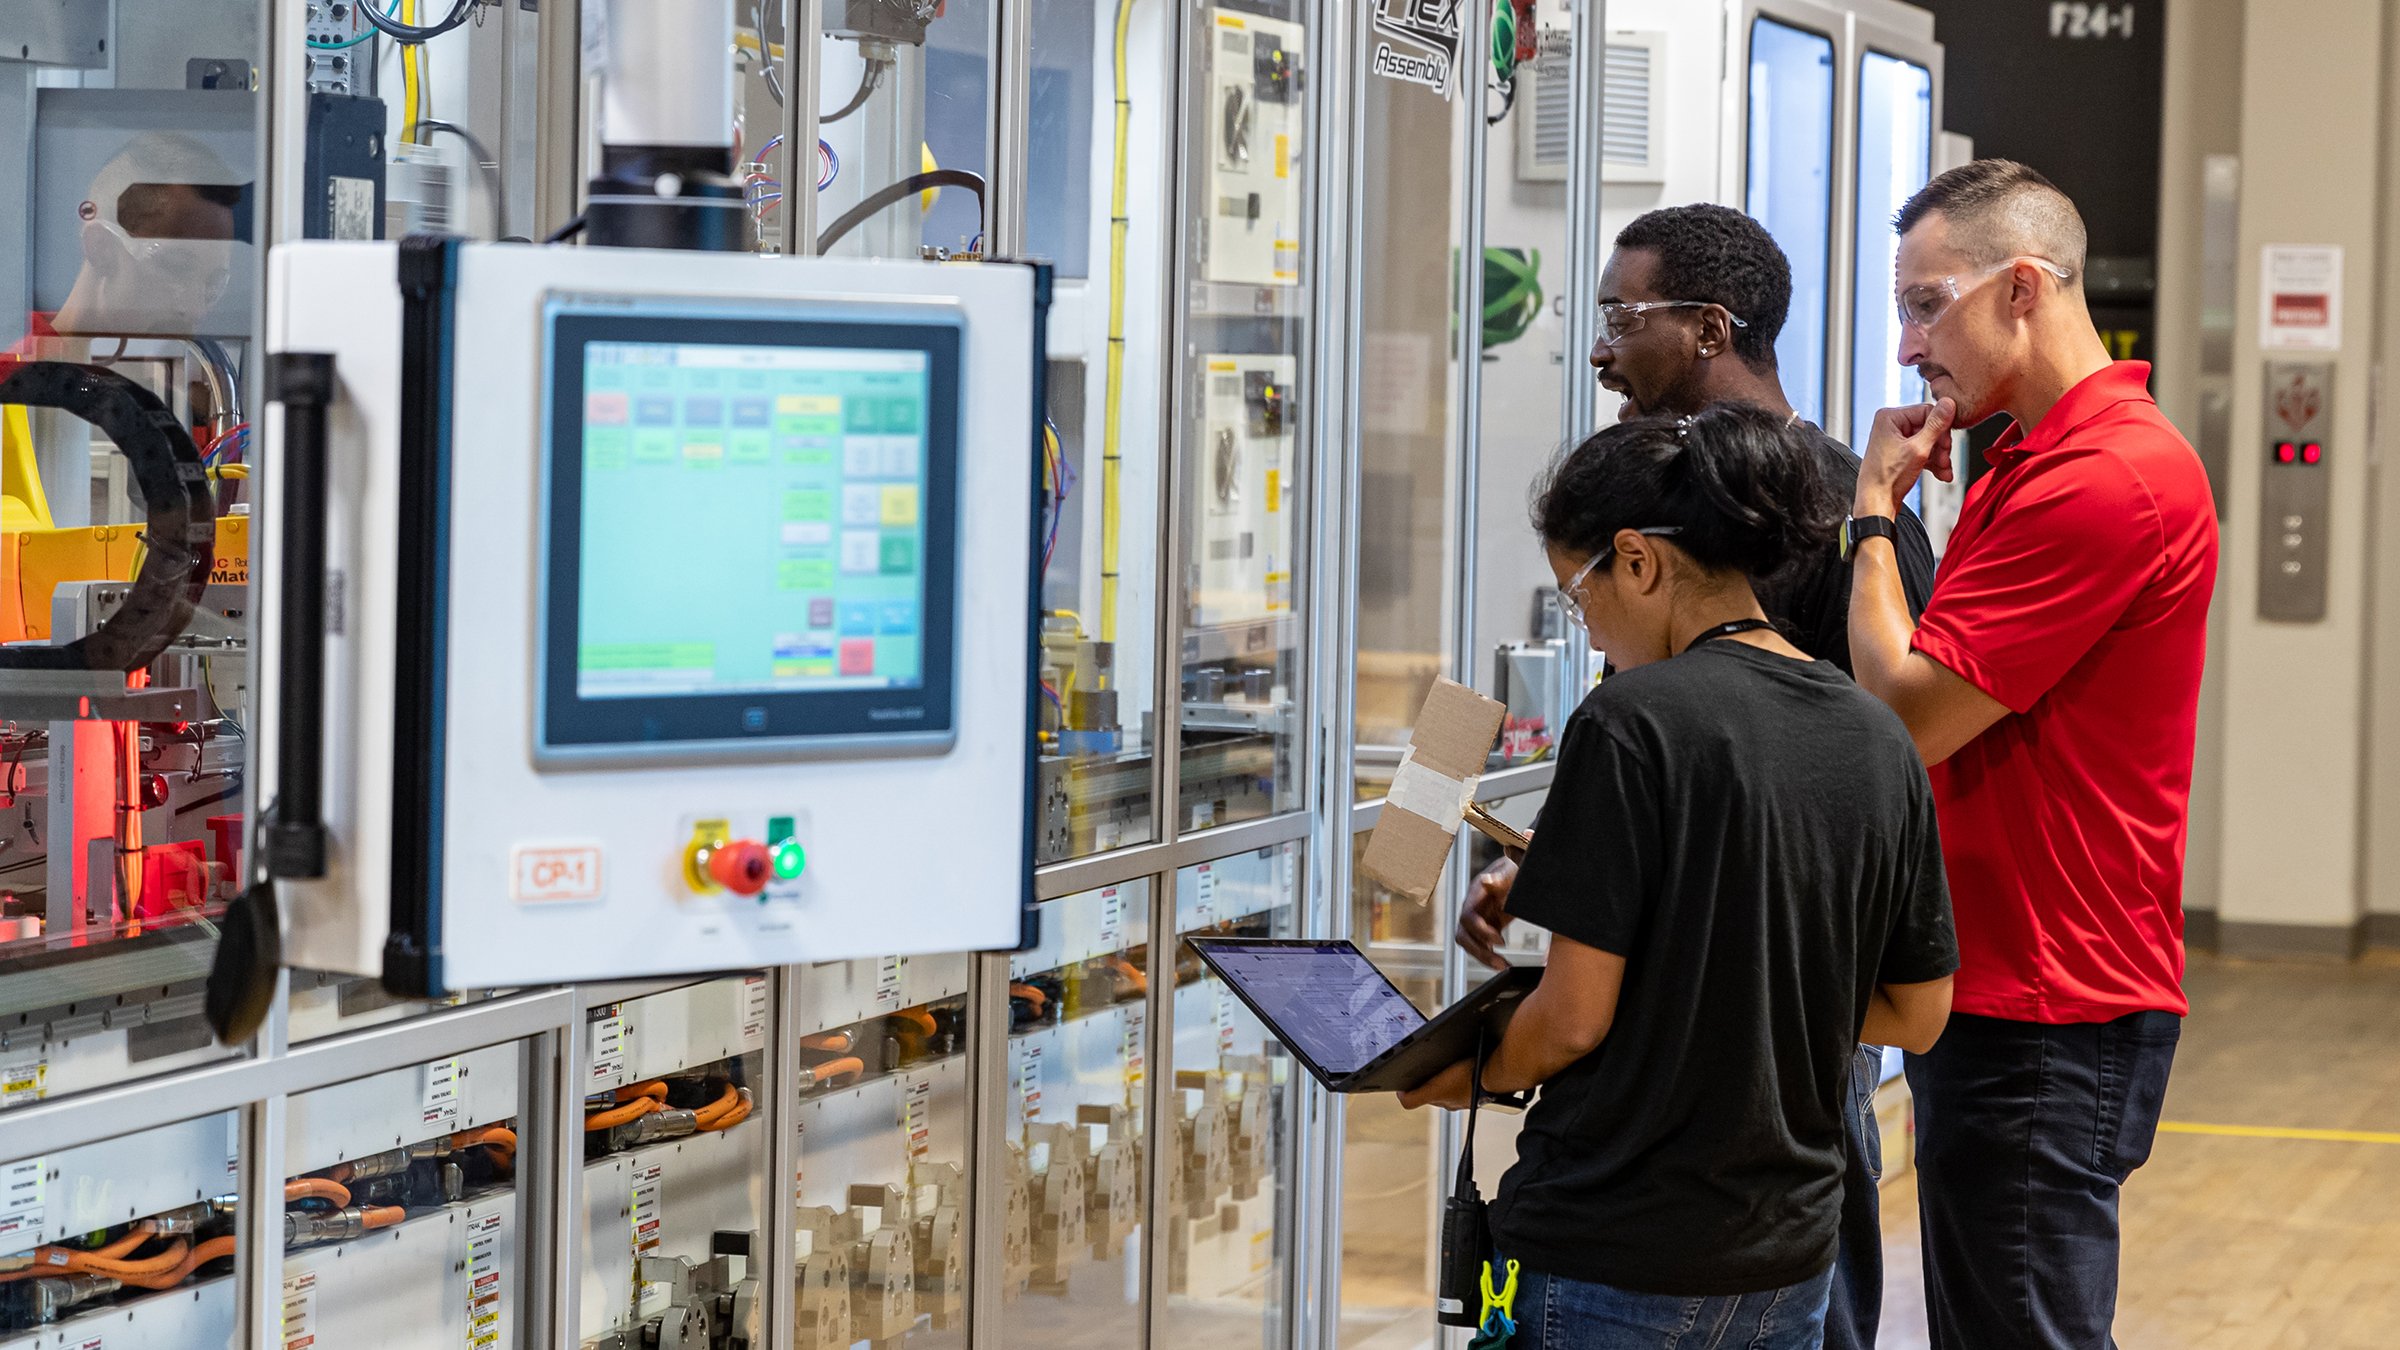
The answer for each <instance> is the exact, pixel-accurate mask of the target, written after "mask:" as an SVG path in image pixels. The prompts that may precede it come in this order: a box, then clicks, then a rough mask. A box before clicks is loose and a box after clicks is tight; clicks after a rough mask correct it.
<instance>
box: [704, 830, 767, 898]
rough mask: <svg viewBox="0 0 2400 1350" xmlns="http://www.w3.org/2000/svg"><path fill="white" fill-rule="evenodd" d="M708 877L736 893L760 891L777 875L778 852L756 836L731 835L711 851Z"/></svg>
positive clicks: (749, 893) (743, 893)
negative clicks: (775, 853)
mask: <svg viewBox="0 0 2400 1350" xmlns="http://www.w3.org/2000/svg"><path fill="white" fill-rule="evenodd" d="M708 877H709V880H711V881H714V882H715V883H717V884H718V885H720V886H722V887H724V888H725V889H726V890H729V891H731V892H733V893H734V894H735V895H756V894H758V893H759V892H760V891H763V890H765V889H766V888H767V883H768V882H770V881H772V880H774V879H775V855H774V854H772V853H769V852H768V851H767V846H766V845H765V844H762V843H759V842H758V841H757V840H755V839H731V840H727V841H726V842H724V843H722V844H719V845H717V846H716V848H714V849H712V850H711V851H710V852H709V855H708Z"/></svg>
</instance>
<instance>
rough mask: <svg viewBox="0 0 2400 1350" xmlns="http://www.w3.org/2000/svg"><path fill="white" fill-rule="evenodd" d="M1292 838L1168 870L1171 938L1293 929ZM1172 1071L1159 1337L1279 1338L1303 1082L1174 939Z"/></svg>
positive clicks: (1175, 1343)
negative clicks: (1295, 1131) (1172, 874)
mask: <svg viewBox="0 0 2400 1350" xmlns="http://www.w3.org/2000/svg"><path fill="white" fill-rule="evenodd" d="M1299 867H1300V846H1299V845H1298V844H1280V845H1277V846H1275V847H1273V848H1268V849H1262V850H1260V851H1259V852H1256V853H1243V854H1237V855H1235V856H1233V857H1231V858H1220V859H1218V860H1217V861H1215V862H1209V863H1201V864H1199V865H1198V866H1196V867H1187V868H1184V869H1183V870H1182V871H1180V872H1178V873H1176V875H1175V931H1176V934H1177V936H1178V937H1179V938H1181V937H1199V936H1227V937H1291V936H1293V935H1294V934H1295V933H1297V931H1298V928H1299V921H1300V914H1299V899H1300V877H1299ZM1174 1037H1175V1040H1174V1065H1173V1068H1174V1073H1175V1079H1174V1082H1173V1083H1172V1084H1171V1088H1172V1090H1171V1091H1170V1092H1169V1093H1168V1094H1167V1101H1168V1111H1167V1116H1166V1118H1165V1119H1164V1120H1161V1121H1160V1122H1159V1130H1158V1138H1159V1147H1161V1148H1164V1149H1167V1150H1168V1151H1169V1160H1168V1166H1167V1191H1166V1194H1165V1195H1163V1196H1161V1197H1160V1198H1159V1205H1158V1214H1159V1223H1160V1224H1161V1225H1162V1226H1163V1227H1165V1229H1166V1248H1167V1271H1166V1278H1165V1280H1164V1281H1163V1284H1164V1287H1165V1289H1166V1298H1167V1309H1166V1319H1165V1326H1166V1334H1165V1338H1164V1340H1163V1341H1162V1342H1160V1344H1162V1345H1164V1346H1171V1347H1192V1348H1193V1350H1201V1348H1202V1347H1206V1350H1233V1348H1234V1347H1247V1346H1256V1347H1260V1350H1268V1348H1269V1347H1280V1346H1284V1345H1288V1344H1290V1339H1289V1324H1288V1311H1289V1309H1288V1302H1289V1292H1290V1281H1291V1274H1292V1261H1293V1256H1294V1253H1293V1251H1292V1241H1293V1232H1294V1224H1293V1214H1294V1207H1295V1206H1296V1205H1297V1204H1298V1197H1297V1195H1296V1194H1295V1193H1294V1191H1293V1188H1292V1167H1293V1162H1294V1153H1293V1149H1294V1146H1295V1141H1294V1138H1293V1131H1292V1122H1293V1120H1294V1118H1295V1115H1296V1111H1297V1107H1298V1096H1297V1094H1298V1092H1299V1088H1300V1079H1301V1078H1302V1077H1304V1076H1305V1074H1306V1072H1307V1071H1306V1070H1304V1069H1301V1068H1299V1067H1298V1066H1297V1065H1295V1064H1294V1063H1293V1062H1292V1060H1291V1057H1290V1055H1289V1054H1287V1053H1286V1052H1285V1050H1284V1048H1283V1046H1282V1044H1281V1043H1280V1042H1278V1041H1277V1040H1275V1038H1274V1037H1272V1036H1270V1035H1268V1034H1267V1031H1266V1028H1265V1027H1264V1026H1263V1025H1262V1024H1261V1023H1260V1022H1259V1020H1258V1019H1257V1018H1256V1017H1255V1016H1253V1015H1252V1014H1251V1013H1250V1010H1249V1009H1248V1008H1247V1007H1245V1006H1244V1005H1243V1004H1242V1001H1241V1000H1240V999H1239V998H1237V997H1235V995H1234V993H1233V991H1232V990H1231V989H1230V988H1228V987H1227V986H1226V984H1225V982H1224V981H1223V980H1220V979H1218V978H1217V977H1216V976H1215V975H1214V974H1212V973H1211V972H1210V971H1209V969H1208V967H1207V966H1205V965H1203V964H1202V963H1201V961H1200V959H1199V957H1198V956H1196V955H1195V954H1194V953H1193V952H1192V949H1191V948H1190V947H1188V946H1184V945H1181V944H1178V946H1177V949H1176V956H1175V967H1174Z"/></svg>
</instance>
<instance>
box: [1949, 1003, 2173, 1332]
mask: <svg viewBox="0 0 2400 1350" xmlns="http://www.w3.org/2000/svg"><path fill="white" fill-rule="evenodd" d="M2182 1030H2183V1019H2181V1018H2179V1017H2177V1016H2175V1015H2174V1014H2172V1013H2164V1012H2143V1013H2134V1014H2132V1015H2130V1016H2127V1017H2120V1018H2118V1019H2117V1020H2115V1021H2113V1022H2096V1023H2078V1024H2072V1025H2066V1026H2046V1025H2042V1024H2038V1023H2032V1022H2009V1021H2002V1020H2000V1019H1998V1018H1991V1017H1976V1016H1972V1015H1970V1014H1965V1013H1953V1014H1951V1017H1950V1025H1949V1027H1948V1029H1947V1030H1945V1031H1943V1033H1942V1038H1941V1040H1940V1041H1939V1042H1937V1043H1936V1044H1935V1046H1934V1048H1933V1051H1932V1053H1930V1054H1925V1055H1910V1056H1909V1057H1908V1086H1909V1091H1910V1092H1911V1093H1912V1094H1913V1095H1914V1097H1915V1099H1916V1112H1917V1195H1918V1211H1919V1215H1920V1221H1921V1234H1922V1237H1923V1240H1924V1248H1925V1311H1926V1319H1927V1321H1928V1322H1929V1323H1930V1325H1931V1330H1932V1333H1933V1345H1934V1350H1983V1348H1984V1347H1992V1350H2002V1348H2005V1350H2113V1347H2114V1346H2115V1345H2116V1339H2115V1337H2113V1336H2112V1335H2111V1334H2110V1325H2111V1324H2112V1323H2113V1322H2114V1321H2115V1318H2116V1310H2117V1190H2118V1188H2119V1187H2120V1186H2122V1185H2123V1184H2124V1182H2125V1179H2126V1178H2127V1177H2129V1176H2131V1175H2132V1174H2133V1170H2134V1169H2135V1168H2137V1167H2140V1166H2141V1165H2142V1164H2143V1163H2144V1162H2145V1161H2147V1160H2148V1159H2149V1157H2150V1145H2151V1141H2152V1140H2153V1139H2154V1138H2156V1136H2157V1133H2158V1117H2159V1111H2160V1109H2161V1107H2163V1106H2164V1105H2165V1102H2166V1095H2167V1072H2168V1069H2169V1068H2170V1067H2171V1066H2172V1065H2173V1064H2174V1062H2175V1041H2176V1038H2177V1037H2178V1036H2179V1035H2180V1034H2181V1032H2182Z"/></svg>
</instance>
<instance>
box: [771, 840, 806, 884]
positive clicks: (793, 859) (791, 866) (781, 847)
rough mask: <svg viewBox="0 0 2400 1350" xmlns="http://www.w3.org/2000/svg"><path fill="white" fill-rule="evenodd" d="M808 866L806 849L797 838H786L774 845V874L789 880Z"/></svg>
mask: <svg viewBox="0 0 2400 1350" xmlns="http://www.w3.org/2000/svg"><path fill="white" fill-rule="evenodd" d="M807 868H808V850H807V849H804V848H802V847H800V841H799V840H797V839H786V840H784V841H783V842H782V843H780V844H777V845H776V846H775V875H776V877H777V878H779V879H781V880H784V881H790V880H791V879H792V878H794V877H796V876H798V875H800V874H801V872H803V871H805V870H807Z"/></svg>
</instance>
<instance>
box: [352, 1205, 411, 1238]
mask: <svg viewBox="0 0 2400 1350" xmlns="http://www.w3.org/2000/svg"><path fill="white" fill-rule="evenodd" d="M407 1217H408V1211H407V1210H405V1209H402V1208H401V1207H400V1206H398V1205H369V1206H367V1207H366V1208H365V1209H363V1210H360V1211H359V1221H360V1222H361V1223H363V1224H365V1225H366V1227H367V1230H368V1231H369V1232H372V1231H374V1230H375V1229H378V1228H389V1227H391V1226H392V1225H393V1224H396V1223H398V1222H400V1221H401V1220H402V1219H405V1218H407Z"/></svg>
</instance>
